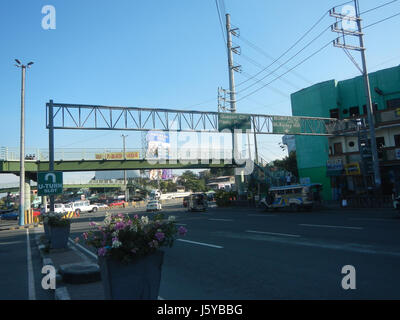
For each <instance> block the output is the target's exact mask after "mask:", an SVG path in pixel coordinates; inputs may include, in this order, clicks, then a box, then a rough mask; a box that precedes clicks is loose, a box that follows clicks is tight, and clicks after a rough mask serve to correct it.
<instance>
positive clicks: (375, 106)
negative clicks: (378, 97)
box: [363, 103, 378, 115]
mask: <svg viewBox="0 0 400 320" xmlns="http://www.w3.org/2000/svg"><path fill="white" fill-rule="evenodd" d="M372 107H373V109H374V113H375V112H377V111H378V104H377V103H374V104H372ZM363 114H364V115H366V114H367V105H365V104H364V105H363Z"/></svg>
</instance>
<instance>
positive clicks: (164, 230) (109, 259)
mask: <svg viewBox="0 0 400 320" xmlns="http://www.w3.org/2000/svg"><path fill="white" fill-rule="evenodd" d="M90 226H91V227H92V229H91V230H90V231H89V232H87V233H84V234H83V238H84V239H85V241H86V244H87V245H89V246H92V247H94V248H96V251H97V255H98V257H99V265H100V270H101V277H102V282H103V287H104V294H105V299H112V300H120V299H123V300H157V299H158V293H159V289H160V282H161V266H162V263H163V256H164V252H163V251H161V250H160V248H161V247H172V245H173V243H174V240H175V239H176V237H177V236H178V235H184V234H185V233H186V232H187V230H186V229H185V228H184V227H182V226H181V227H179V228H178V227H177V226H176V224H175V218H174V217H169V218H168V219H167V220H166V219H164V216H163V214H158V215H155V216H154V218H152V219H149V218H148V217H146V216H142V217H141V218H139V217H138V216H137V215H135V216H134V218H129V216H127V215H123V214H118V215H108V214H107V216H106V218H105V220H104V222H103V225H99V224H97V223H94V222H91V223H90Z"/></svg>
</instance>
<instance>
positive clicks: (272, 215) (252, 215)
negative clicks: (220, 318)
mask: <svg viewBox="0 0 400 320" xmlns="http://www.w3.org/2000/svg"><path fill="white" fill-rule="evenodd" d="M247 216H248V217H276V214H248V215H247Z"/></svg>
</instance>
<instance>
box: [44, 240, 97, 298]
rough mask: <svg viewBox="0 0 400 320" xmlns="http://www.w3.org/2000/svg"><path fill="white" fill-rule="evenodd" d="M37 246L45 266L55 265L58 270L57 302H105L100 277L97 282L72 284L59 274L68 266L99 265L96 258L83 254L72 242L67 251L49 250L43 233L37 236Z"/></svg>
mask: <svg viewBox="0 0 400 320" xmlns="http://www.w3.org/2000/svg"><path fill="white" fill-rule="evenodd" d="M36 244H37V245H38V248H39V251H40V254H41V256H42V263H43V266H44V265H53V266H54V267H55V269H56V272H57V277H56V289H55V290H54V299H55V300H104V292H103V285H102V282H101V280H100V277H99V279H98V280H97V281H95V282H89V283H79V284H72V283H67V282H66V281H64V280H63V279H62V276H61V275H60V274H59V271H60V269H61V268H65V266H66V265H68V264H80V265H81V266H86V265H89V264H97V260H96V259H94V257H89V255H86V254H84V253H83V252H81V251H80V249H79V248H78V247H77V246H76V245H75V244H73V242H72V241H70V242H69V243H68V248H67V249H59V250H53V249H48V247H47V245H48V244H47V241H46V239H45V237H44V233H43V232H41V233H38V234H37V235H36ZM81 278H82V277H81ZM68 282H70V281H68Z"/></svg>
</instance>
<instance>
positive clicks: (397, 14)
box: [363, 12, 400, 29]
mask: <svg viewBox="0 0 400 320" xmlns="http://www.w3.org/2000/svg"><path fill="white" fill-rule="evenodd" d="M399 15H400V12H399V13H396V14H394V15H392V16H390V17H387V18H385V19H382V20H379V21H377V22H374V23H371V24H369V25H367V26H365V27H364V28H363V29H367V28H369V27H372V26H374V25H376V24H378V23H381V22H384V21H386V20H389V19H392V18H394V17H397V16H399Z"/></svg>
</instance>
